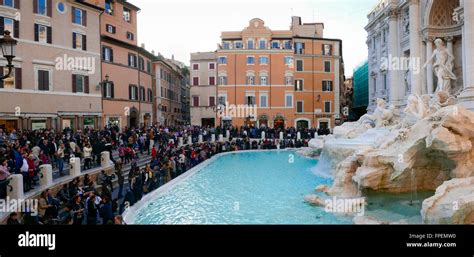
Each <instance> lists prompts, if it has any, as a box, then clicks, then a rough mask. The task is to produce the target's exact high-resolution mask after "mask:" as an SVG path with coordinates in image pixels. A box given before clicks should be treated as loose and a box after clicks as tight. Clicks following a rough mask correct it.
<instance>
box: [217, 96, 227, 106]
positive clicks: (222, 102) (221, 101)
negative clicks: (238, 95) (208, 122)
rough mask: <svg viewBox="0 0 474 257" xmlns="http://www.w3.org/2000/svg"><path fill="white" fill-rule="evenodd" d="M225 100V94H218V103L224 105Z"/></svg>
mask: <svg viewBox="0 0 474 257" xmlns="http://www.w3.org/2000/svg"><path fill="white" fill-rule="evenodd" d="M226 102H227V95H220V96H219V97H218V98H217V103H218V104H219V105H225V104H226Z"/></svg>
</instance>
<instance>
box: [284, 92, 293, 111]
mask: <svg viewBox="0 0 474 257" xmlns="http://www.w3.org/2000/svg"><path fill="white" fill-rule="evenodd" d="M285 107H290V108H292V107H293V95H285Z"/></svg>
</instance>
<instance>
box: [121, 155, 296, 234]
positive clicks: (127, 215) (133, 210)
mask: <svg viewBox="0 0 474 257" xmlns="http://www.w3.org/2000/svg"><path fill="white" fill-rule="evenodd" d="M294 150H298V149H297V148H285V149H270V150H267V149H261V150H241V151H232V152H225V153H218V154H216V155H214V156H212V157H211V158H210V159H208V160H206V161H204V162H202V163H200V164H198V165H196V166H194V167H193V168H191V169H190V170H188V171H186V172H185V173H183V174H181V175H180V176H179V177H177V178H175V179H173V180H171V181H170V182H168V183H166V184H164V185H163V186H161V187H159V188H158V189H156V190H155V191H153V192H151V193H149V194H147V195H145V196H144V197H143V198H142V199H141V200H140V201H138V202H137V203H135V204H134V205H133V206H131V207H130V208H128V209H127V210H125V211H124V212H123V213H122V217H123V220H124V221H125V223H126V224H135V223H134V221H135V218H136V215H137V213H138V211H139V210H140V209H141V208H143V207H145V206H146V205H148V204H149V203H151V201H152V200H153V199H156V198H158V197H159V196H160V195H162V194H164V193H166V192H167V191H169V190H171V189H172V188H173V187H174V186H176V185H177V184H179V183H181V182H182V181H184V180H186V179H188V178H189V177H191V176H192V175H194V174H196V173H198V172H199V171H201V170H202V169H203V168H205V167H206V166H208V165H209V164H211V163H213V162H215V161H216V160H217V159H219V158H220V157H222V156H225V155H229V154H241V153H252V152H283V151H294ZM149 225H151V224H149Z"/></svg>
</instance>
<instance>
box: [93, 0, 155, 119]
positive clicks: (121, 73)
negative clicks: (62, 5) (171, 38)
mask: <svg viewBox="0 0 474 257" xmlns="http://www.w3.org/2000/svg"><path fill="white" fill-rule="evenodd" d="M89 2H92V3H93V4H95V5H97V6H100V7H102V8H104V9H105V11H104V13H103V14H102V15H101V23H100V26H99V27H100V35H101V36H100V38H101V56H102V75H101V84H100V85H101V91H102V105H103V118H104V121H105V125H110V126H118V127H119V128H125V127H139V126H149V125H151V124H153V122H155V121H154V119H153V116H154V115H153V105H154V101H153V100H154V93H153V91H154V90H153V89H154V85H153V83H154V81H155V80H154V75H153V65H152V63H153V61H154V59H155V56H154V55H153V54H152V53H150V52H148V51H147V50H146V49H145V46H144V45H142V46H138V45H137V26H138V19H137V18H138V17H137V14H138V11H139V10H140V9H139V8H138V7H136V6H134V5H132V4H131V3H129V2H127V1H124V0H115V1H112V0H89Z"/></svg>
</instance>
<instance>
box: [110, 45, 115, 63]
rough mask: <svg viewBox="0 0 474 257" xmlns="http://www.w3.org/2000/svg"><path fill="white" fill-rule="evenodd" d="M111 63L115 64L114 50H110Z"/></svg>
mask: <svg viewBox="0 0 474 257" xmlns="http://www.w3.org/2000/svg"><path fill="white" fill-rule="evenodd" d="M110 61H111V62H114V49H112V48H110Z"/></svg>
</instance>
